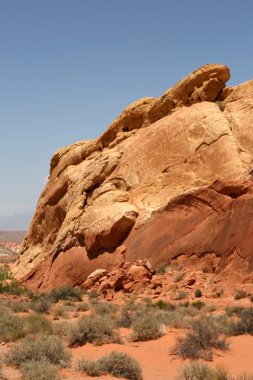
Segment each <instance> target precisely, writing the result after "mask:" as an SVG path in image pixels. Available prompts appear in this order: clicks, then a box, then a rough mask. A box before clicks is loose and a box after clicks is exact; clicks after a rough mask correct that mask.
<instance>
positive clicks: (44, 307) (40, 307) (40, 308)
mask: <svg viewBox="0 0 253 380" xmlns="http://www.w3.org/2000/svg"><path fill="white" fill-rule="evenodd" d="M51 306H52V304H51V302H50V300H49V299H48V298H47V297H46V296H45V295H42V296H39V297H37V298H35V299H33V300H32V302H31V309H32V310H33V311H35V312H36V313H39V314H44V313H48V312H49V310H50V309H51Z"/></svg>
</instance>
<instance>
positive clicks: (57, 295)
mask: <svg viewBox="0 0 253 380" xmlns="http://www.w3.org/2000/svg"><path fill="white" fill-rule="evenodd" d="M48 298H49V299H50V300H51V302H53V303H56V302H58V301H59V300H65V301H82V295H81V291H80V289H79V288H73V287H72V286H69V285H65V286H62V287H61V288H59V289H53V290H52V291H51V292H50V293H49V295H48Z"/></svg>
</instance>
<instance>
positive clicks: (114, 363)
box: [97, 351, 142, 380]
mask: <svg viewBox="0 0 253 380" xmlns="http://www.w3.org/2000/svg"><path fill="white" fill-rule="evenodd" d="M97 363H98V365H99V367H100V368H101V370H102V371H103V372H105V373H109V374H111V375H113V376H116V377H123V378H125V379H129V380H141V379H142V371H141V368H140V366H139V363H138V362H137V361H136V360H135V359H133V358H132V357H131V356H129V355H127V354H124V353H122V352H116V351H113V352H111V353H110V354H109V355H106V356H104V357H103V358H101V359H99V360H98V361H97Z"/></svg>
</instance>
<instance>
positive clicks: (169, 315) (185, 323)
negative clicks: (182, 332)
mask: <svg viewBox="0 0 253 380" xmlns="http://www.w3.org/2000/svg"><path fill="white" fill-rule="evenodd" d="M156 317H157V319H158V320H159V321H160V322H161V323H162V324H164V325H165V326H170V327H174V328H175V329H185V328H189V327H190V326H191V321H192V318H191V317H189V316H188V315H187V313H185V311H184V309H176V310H173V311H160V312H159V313H157V315H156Z"/></svg>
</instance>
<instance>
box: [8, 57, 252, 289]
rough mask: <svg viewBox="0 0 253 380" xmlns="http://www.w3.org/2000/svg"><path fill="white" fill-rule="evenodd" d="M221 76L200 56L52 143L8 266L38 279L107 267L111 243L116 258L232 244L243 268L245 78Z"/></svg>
mask: <svg viewBox="0 0 253 380" xmlns="http://www.w3.org/2000/svg"><path fill="white" fill-rule="evenodd" d="M229 76H230V74H229V69H228V68H227V67H226V66H224V65H218V64H213V65H205V66H204V67H202V68H200V69H198V70H196V71H195V72H193V73H192V74H190V75H189V76H188V77H186V78H185V79H183V80H182V81H181V82H179V83H178V84H176V85H175V86H174V87H172V88H171V89H169V90H168V91H167V92H166V93H165V94H163V95H162V96H161V97H160V98H158V99H156V98H144V99H141V100H138V101H137V102H135V103H133V104H131V105H130V106H128V107H127V108H126V109H125V110H124V111H123V112H122V113H121V115H120V116H119V117H118V118H117V119H116V120H114V121H113V123H112V124H111V125H110V126H109V127H108V129H107V131H106V132H105V133H104V134H102V136H100V137H99V138H97V139H96V140H92V141H81V142H78V143H75V144H72V145H70V146H68V147H65V148H62V149H60V150H59V151H58V152H56V153H55V155H54V156H53V158H52V160H51V169H50V177H49V180H48V183H47V185H46V186H45V188H44V190H43V192H42V193H41V196H40V198H39V201H38V205H37V208H36V212H35V214H34V218H33V221H32V224H31V226H30V229H29V232H28V235H27V237H26V239H25V241H24V244H23V249H22V252H21V254H20V257H19V260H18V262H17V265H16V268H15V273H16V276H17V277H18V278H19V279H21V280H23V281H24V282H26V284H28V285H29V286H30V287H32V288H36V289H40V290H41V291H45V290H48V289H50V288H52V287H55V286H61V285H62V284H63V283H68V284H72V285H76V284H81V283H83V282H84V281H85V279H86V278H87V276H88V275H89V274H90V273H92V272H93V271H94V270H96V269H97V268H103V269H104V270H110V269H111V268H113V267H114V268H115V267H118V266H119V265H120V262H121V253H120V246H121V245H122V244H124V245H125V247H126V252H125V255H126V259H127V260H129V261H136V260H140V259H144V258H148V259H149V260H150V262H151V263H152V265H153V266H154V268H156V267H157V266H159V265H160V264H161V263H162V262H163V261H164V260H167V259H173V258H174V257H178V256H180V255H181V254H183V253H184V254H186V255H188V256H189V257H190V255H193V254H196V255H197V256H198V255H199V256H201V252H202V253H203V252H209V251H210V252H219V253H220V254H221V255H222V257H223V256H224V258H225V257H226V255H230V254H231V252H232V250H233V249H234V247H236V249H237V251H238V252H239V251H240V255H241V256H242V257H246V258H247V262H248V264H247V266H245V267H244V269H243V270H244V271H250V270H251V261H252V259H251V254H250V250H249V249H248V248H247V247H250V246H252V240H251V236H253V235H252V232H253V231H252V226H251V218H252V204H251V203H252V195H251V189H252V185H251V173H252V154H253V133H252V130H251V129H252V126H253V81H250V82H247V83H244V84H242V85H239V86H237V87H232V88H226V87H225V83H226V81H227V80H228V79H229ZM217 180H221V182H215V181H217ZM231 181H232V182H231ZM242 181H243V182H242ZM212 183H215V184H214V185H212ZM218 183H219V184H221V183H222V185H219V186H221V188H222V189H223V190H222V191H223V193H222V191H220V190H218V188H217V186H218ZM245 187H246V190H245ZM228 189H232V190H231V191H230V195H231V194H232V195H233V196H229V195H228V194H227V192H228ZM242 189H244V190H245V191H246V192H245V193H243V194H241V191H244V190H242ZM224 192H225V193H224ZM238 194H239V195H238ZM239 206H240V207H239ZM235 214H236V215H237V214H238V215H237V216H238V218H239V219H237V218H235V217H234V215H235ZM238 220H241V221H242V222H241V223H238ZM245 220H246V221H247V223H246V225H244V224H243V223H244V221H245ZM224 237H225V238H224ZM235 237H236V239H237V240H236V239H235ZM235 240H236V241H235ZM203 241H205V244H204V243H203ZM243 241H246V243H245V242H244V243H243ZM225 242H226V244H225ZM232 242H233V244H232ZM231 244H232V245H231ZM233 252H234V251H233ZM225 262H226V260H225V261H224V263H225ZM226 265H227V264H224V268H225V267H226ZM222 268H223V267H222V266H219V270H225V269H224V268H223V269H222ZM217 270H218V269H217Z"/></svg>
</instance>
